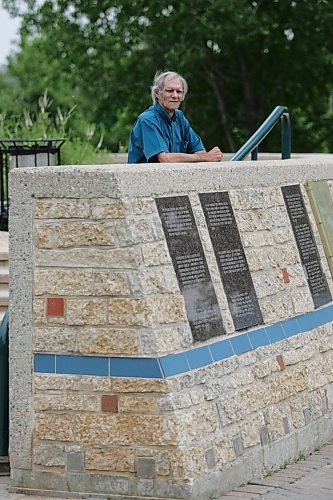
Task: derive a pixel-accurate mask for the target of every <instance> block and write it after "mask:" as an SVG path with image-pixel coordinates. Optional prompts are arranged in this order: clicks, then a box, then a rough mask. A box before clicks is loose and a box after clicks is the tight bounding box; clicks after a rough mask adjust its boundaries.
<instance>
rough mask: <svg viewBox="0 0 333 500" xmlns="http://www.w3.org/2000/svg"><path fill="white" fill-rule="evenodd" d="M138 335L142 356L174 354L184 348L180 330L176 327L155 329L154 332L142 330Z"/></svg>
mask: <svg viewBox="0 0 333 500" xmlns="http://www.w3.org/2000/svg"><path fill="white" fill-rule="evenodd" d="M138 334H139V339H140V340H139V342H140V353H141V354H157V355H162V354H167V353H173V352H175V351H177V350H179V349H181V347H183V344H182V338H181V334H180V332H179V328H176V327H174V326H172V327H169V328H168V327H165V328H158V329H157V328H156V329H155V328H154V330H150V329H145V330H143V329H142V330H140V331H139V332H138ZM191 340H192V339H191ZM191 343H192V342H191Z"/></svg>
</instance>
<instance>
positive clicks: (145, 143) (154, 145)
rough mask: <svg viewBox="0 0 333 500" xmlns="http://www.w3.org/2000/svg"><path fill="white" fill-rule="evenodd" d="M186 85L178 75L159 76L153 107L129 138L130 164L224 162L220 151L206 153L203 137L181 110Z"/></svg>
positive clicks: (153, 88) (144, 113) (138, 120)
mask: <svg viewBox="0 0 333 500" xmlns="http://www.w3.org/2000/svg"><path fill="white" fill-rule="evenodd" d="M186 92H187V83H186V81H185V79H184V78H183V77H182V76H181V75H179V74H178V73H174V72H173V71H166V72H165V73H156V75H155V78H154V83H153V86H152V88H151V96H152V99H153V103H154V104H153V106H150V108H148V109H147V110H146V111H144V112H143V113H141V115H140V116H139V117H138V119H137V120H136V122H135V124H134V126H133V129H132V132H131V138H130V144H129V149H128V163H147V162H149V163H152V162H153V163H155V162H161V163H181V162H200V161H211V162H214V161H221V160H222V157H223V153H222V152H221V151H220V149H219V148H218V147H215V148H213V149H211V150H210V151H206V150H205V148H204V146H203V144H202V141H201V139H200V137H199V136H198V135H197V134H196V133H195V132H194V130H193V129H192V128H191V126H190V123H189V121H188V120H187V119H186V118H185V116H184V114H183V113H182V111H180V110H179V109H178V108H179V106H180V104H181V102H182V101H183V100H184V99H185V95H186Z"/></svg>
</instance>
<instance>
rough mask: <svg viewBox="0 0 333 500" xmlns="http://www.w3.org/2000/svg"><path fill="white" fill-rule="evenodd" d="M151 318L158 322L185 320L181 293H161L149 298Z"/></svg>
mask: <svg viewBox="0 0 333 500" xmlns="http://www.w3.org/2000/svg"><path fill="white" fill-rule="evenodd" d="M150 303H151V307H152V311H153V318H154V320H155V321H156V323H158V324H163V323H176V322H177V321H187V315H186V310H185V304H184V299H183V296H182V295H176V294H173V295H165V296H163V295H161V296H159V297H155V298H153V299H151V302H150Z"/></svg>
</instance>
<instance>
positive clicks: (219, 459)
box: [213, 426, 238, 469]
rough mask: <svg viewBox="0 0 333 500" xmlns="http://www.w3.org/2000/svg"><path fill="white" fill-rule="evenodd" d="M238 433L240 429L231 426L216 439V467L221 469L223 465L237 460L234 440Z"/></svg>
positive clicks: (214, 445)
mask: <svg viewBox="0 0 333 500" xmlns="http://www.w3.org/2000/svg"><path fill="white" fill-rule="evenodd" d="M237 432H238V427H236V426H234V427H233V426H231V427H228V429H223V433H220V434H218V435H216V436H215V437H214V440H213V450H214V455H215V461H216V467H217V468H218V469H220V468H221V467H223V465H225V464H228V463H230V462H233V461H234V460H235V458H236V454H235V450H234V447H233V438H234V436H235V435H236V434H237Z"/></svg>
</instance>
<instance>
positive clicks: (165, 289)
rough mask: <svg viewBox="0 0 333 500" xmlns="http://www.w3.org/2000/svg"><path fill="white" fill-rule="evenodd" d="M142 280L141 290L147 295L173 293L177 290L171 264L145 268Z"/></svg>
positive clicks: (176, 282) (177, 286)
mask: <svg viewBox="0 0 333 500" xmlns="http://www.w3.org/2000/svg"><path fill="white" fill-rule="evenodd" d="M142 282H143V290H144V292H145V293H146V294H147V295H150V294H155V293H156V294H158V293H174V292H177V291H178V290H179V285H178V281H177V277H176V274H175V271H174V269H173V267H172V266H160V267H156V268H155V267H153V268H148V269H145V271H144V274H143V276H142Z"/></svg>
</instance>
